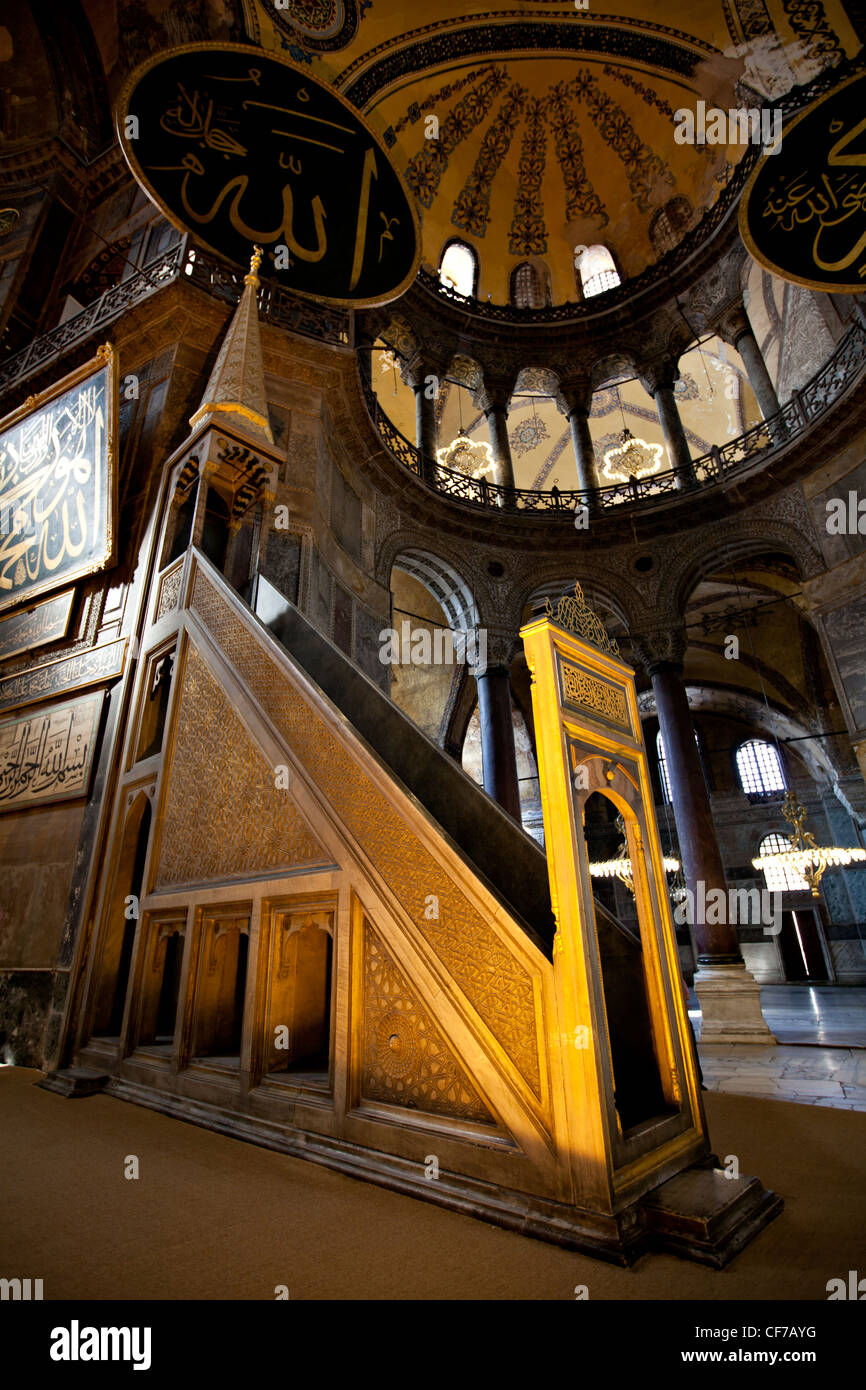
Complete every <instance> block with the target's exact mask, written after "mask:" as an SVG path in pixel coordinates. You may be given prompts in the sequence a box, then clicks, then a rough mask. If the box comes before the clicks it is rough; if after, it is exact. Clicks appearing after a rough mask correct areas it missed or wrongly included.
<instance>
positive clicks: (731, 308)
mask: <svg viewBox="0 0 866 1390" xmlns="http://www.w3.org/2000/svg"><path fill="white" fill-rule="evenodd" d="M713 330H714V332H716V333H717V334H718V336H719V337H720V338H723V339H724V340H725V342H726V343H730V345H731V347H734V348H735V347H736V346H737V342H738V341H739V339H740V338H742V336H743V334H744V333H751V331H752V325H751V324H750V323H749V316H748V314H747V313H746V310H745V307H744V305H743V301H742V300H741V299H740V300H737V301H735V302H734V303H733V304H728V305H727V306H726V307H725V309H723V311H722V312H721V314H719V315H718V317H717V318H716V319H714V320H713Z"/></svg>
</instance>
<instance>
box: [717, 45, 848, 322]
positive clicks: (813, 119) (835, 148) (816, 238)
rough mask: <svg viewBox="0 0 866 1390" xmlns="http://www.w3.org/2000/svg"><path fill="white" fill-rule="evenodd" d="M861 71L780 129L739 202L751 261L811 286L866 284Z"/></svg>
mask: <svg viewBox="0 0 866 1390" xmlns="http://www.w3.org/2000/svg"><path fill="white" fill-rule="evenodd" d="M864 111H866V73H859V74H857V75H856V76H855V77H849V78H847V79H846V81H844V82H840V84H839V85H838V86H837V87H834V88H833V90H832V91H830V92H828V93H827V94H826V95H825V96H822V97H819V98H818V100H817V101H814V102H812V103H811V104H810V105H809V106H808V107H807V108H806V110H805V111H801V112H800V115H799V116H797V117H796V118H795V119H794V120H793V121H792V122H791V123H790V125H786V126H785V127H784V128H783V131H782V138H781V141H780V146H779V148H778V150H777V151H776V152H775V153H769V152H768V153H766V154H764V155H763V156H762V157H761V159H760V161H759V163H758V164H757V166H756V167H755V170H754V172H753V173H752V175H751V177H750V179H749V181H748V183H747V184H746V187H745V189H744V191H743V196H742V198H741V200H740V234H741V235H742V238H743V241H744V242H745V244H746V246H747V247H748V249H749V251H750V252H751V253H752V255H753V256H754V258H755V260H756V261H758V262H759V264H761V265H762V266H764V267H765V268H766V269H767V270H771V271H772V272H773V273H774V274H775V275H781V277H782V278H783V279H784V280H793V281H794V283H795V284H798V285H808V286H809V288H810V289H813V290H832V291H835V292H837V293H844V294H857V293H858V292H860V291H862V290H863V289H866V117H864Z"/></svg>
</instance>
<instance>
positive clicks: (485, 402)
mask: <svg viewBox="0 0 866 1390" xmlns="http://www.w3.org/2000/svg"><path fill="white" fill-rule="evenodd" d="M516 379H517V378H516V375H509V376H492V375H489V374H488V373H487V372H485V373H484V380H483V382H482V384H481V386H479V388H478V390H477V391H473V393H472V404H473V405H474V406H476V407H477V409H478V410H483V411H484V414H485V415H489V413H490V411H491V410H507V409H508V403H509V401H510V400H511V396H512V393H513V391H514V383H515V381H516Z"/></svg>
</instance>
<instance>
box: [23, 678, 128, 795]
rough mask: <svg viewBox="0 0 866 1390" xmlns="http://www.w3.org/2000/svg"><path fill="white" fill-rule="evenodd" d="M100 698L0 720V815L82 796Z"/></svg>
mask: <svg viewBox="0 0 866 1390" xmlns="http://www.w3.org/2000/svg"><path fill="white" fill-rule="evenodd" d="M103 700H104V697H103V695H102V693H101V692H100V694H98V695H87V696H85V698H84V699H82V700H72V701H70V702H69V704H65V705H51V706H49V707H48V708H47V709H41V710H39V711H38V712H37V713H34V714H30V715H28V716H26V717H25V718H23V719H10V720H4V721H2V722H0V814H2V813H3V812H4V811H12V810H21V809H22V808H23V807H28V806H35V805H38V804H39V803H41V802H43V801H71V800H72V799H73V798H75V797H79V796H86V795H87V792H88V788H89V786H90V773H91V769H92V767H93V757H94V753H95V750H96V736H97V733H98V731H99V718H100V715H101V713H102V705H103Z"/></svg>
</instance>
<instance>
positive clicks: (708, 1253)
mask: <svg viewBox="0 0 866 1390" xmlns="http://www.w3.org/2000/svg"><path fill="white" fill-rule="evenodd" d="M639 1206H640V1214H641V1221H642V1223H643V1226H644V1229H645V1230H646V1231H647V1233H648V1234H649V1235H650V1236H651V1240H652V1247H653V1249H655V1250H669V1251H670V1252H671V1254H674V1255H680V1256H682V1257H684V1258H685V1259H687V1260H697V1261H698V1262H699V1263H700V1264H708V1265H712V1266H713V1267H714V1268H715V1269H721V1268H722V1266H723V1265H726V1264H727V1263H728V1261H729V1260H732V1259H733V1258H734V1256H735V1255H736V1254H737V1253H738V1252H739V1251H740V1250H742V1248H743V1246H744V1245H746V1244H748V1242H749V1241H750V1240H751V1239H752V1237H753V1236H755V1235H757V1233H758V1231H760V1230H762V1229H763V1227H764V1226H766V1225H768V1224H769V1223H770V1222H771V1221H773V1220H774V1219H775V1217H777V1216H778V1215H779V1213H780V1212H781V1210H782V1207H783V1206H784V1203H783V1201H782V1198H781V1197H780V1196H778V1194H777V1193H775V1192H768V1191H767V1189H766V1188H765V1187H763V1186H762V1185H761V1183H760V1182H759V1180H758V1179H757V1178H748V1177H737V1178H734V1177H730V1176H729V1175H728V1173H727V1172H726V1171H725V1170H724V1169H722V1168H702V1167H694V1168H687V1169H686V1170H685V1172H683V1173H678V1174H677V1176H676V1177H675V1178H670V1179H669V1180H668V1181H667V1182H666V1183H662V1186H661V1187H657V1188H656V1189H655V1191H653V1192H649V1193H647V1195H646V1196H645V1197H643V1198H642V1199H641V1201H640V1204H639Z"/></svg>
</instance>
